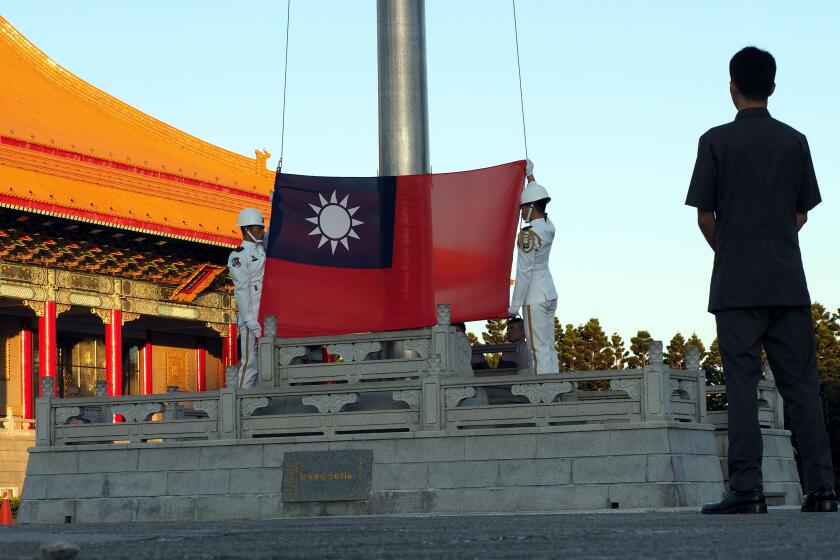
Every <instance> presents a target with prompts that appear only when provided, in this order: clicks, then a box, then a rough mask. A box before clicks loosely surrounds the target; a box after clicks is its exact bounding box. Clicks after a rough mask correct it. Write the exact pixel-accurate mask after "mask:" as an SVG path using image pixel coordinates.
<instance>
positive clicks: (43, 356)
mask: <svg viewBox="0 0 840 560" xmlns="http://www.w3.org/2000/svg"><path fill="white" fill-rule="evenodd" d="M55 349H56V342H55V302H54V301H45V302H44V313H43V314H41V316H40V317H38V361H39V365H38V380H39V381H38V395H39V396H43V395H41V382H40V379H41V378H42V377H52V378H53V381H54V380H55V370H56V352H55ZM53 387H55V391H54V394H53V396H54V397H57V396H58V383H54V384H53Z"/></svg>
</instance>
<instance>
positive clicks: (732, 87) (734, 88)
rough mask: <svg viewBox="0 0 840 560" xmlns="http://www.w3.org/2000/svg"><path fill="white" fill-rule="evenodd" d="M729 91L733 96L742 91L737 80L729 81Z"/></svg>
mask: <svg viewBox="0 0 840 560" xmlns="http://www.w3.org/2000/svg"><path fill="white" fill-rule="evenodd" d="M729 93H730V94H732V96H733V97H734V96H736V95H739V94H740V93H741V90H739V89H738V86H736V85H735V82H729Z"/></svg>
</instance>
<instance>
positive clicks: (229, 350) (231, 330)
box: [222, 324, 239, 367]
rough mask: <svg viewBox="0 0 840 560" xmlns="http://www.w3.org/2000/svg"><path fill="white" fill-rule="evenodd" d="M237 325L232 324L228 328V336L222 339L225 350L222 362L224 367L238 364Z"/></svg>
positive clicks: (223, 350)
mask: <svg viewBox="0 0 840 560" xmlns="http://www.w3.org/2000/svg"><path fill="white" fill-rule="evenodd" d="M236 335H237V332H236V325H234V324H231V325H228V326H227V336H224V337H222V339H223V344H224V348H223V349H222V360H223V362H224V366H225V367H227V366H232V365H235V364H236V362H238V361H239V360H238V357H237V355H236V342H237V341H236Z"/></svg>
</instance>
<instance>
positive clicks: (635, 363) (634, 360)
mask: <svg viewBox="0 0 840 560" xmlns="http://www.w3.org/2000/svg"><path fill="white" fill-rule="evenodd" d="M652 341H653V339H652V338H651V336H650V333H649V332H648V331H638V332H637V333H636V336H634V337H631V338H630V351H631V352H633V355H632V356H630V357H629V358H627V367H631V368H640V367H645V366H646V365H648V361H649V360H650V357H649V354H648V349H649V348H650V343H651V342H652Z"/></svg>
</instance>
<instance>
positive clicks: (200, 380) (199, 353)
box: [195, 338, 207, 392]
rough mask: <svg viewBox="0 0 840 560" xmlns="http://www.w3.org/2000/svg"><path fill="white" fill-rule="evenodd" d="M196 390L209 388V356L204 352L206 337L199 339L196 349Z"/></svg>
mask: <svg viewBox="0 0 840 560" xmlns="http://www.w3.org/2000/svg"><path fill="white" fill-rule="evenodd" d="M195 390H196V391H199V392H201V391H206V390H207V356H206V354H205V352H204V339H201V338H199V339H198V347H197V348H196V349H195Z"/></svg>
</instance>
